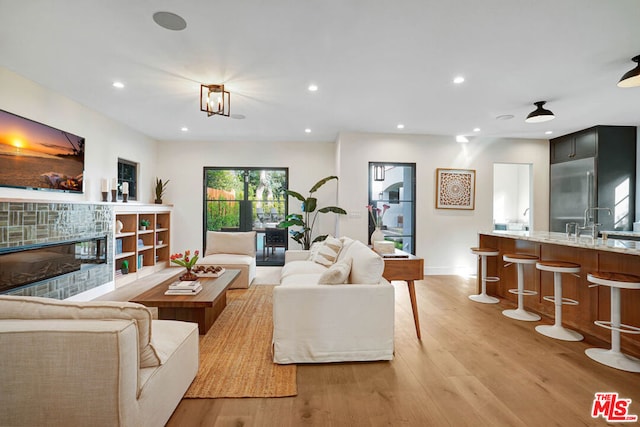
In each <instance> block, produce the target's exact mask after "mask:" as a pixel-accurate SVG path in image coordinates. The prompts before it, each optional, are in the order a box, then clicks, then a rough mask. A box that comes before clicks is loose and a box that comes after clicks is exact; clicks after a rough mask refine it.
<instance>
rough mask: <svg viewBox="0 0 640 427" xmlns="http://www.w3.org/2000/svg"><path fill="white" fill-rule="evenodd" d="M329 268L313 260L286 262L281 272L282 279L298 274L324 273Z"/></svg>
mask: <svg viewBox="0 0 640 427" xmlns="http://www.w3.org/2000/svg"><path fill="white" fill-rule="evenodd" d="M326 270H327V267H325V266H324V265H320V264H316V263H315V262H313V261H291V262H288V263H286V264H285V265H284V266H283V267H282V270H281V272H280V279H283V278H285V277H289V276H295V275H297V274H307V273H311V274H322V273H324V272H325V271H326Z"/></svg>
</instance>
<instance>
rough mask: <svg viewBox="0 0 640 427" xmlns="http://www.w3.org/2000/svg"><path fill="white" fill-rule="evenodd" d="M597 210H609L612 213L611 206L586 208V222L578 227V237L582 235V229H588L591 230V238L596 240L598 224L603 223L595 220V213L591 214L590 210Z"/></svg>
mask: <svg viewBox="0 0 640 427" xmlns="http://www.w3.org/2000/svg"><path fill="white" fill-rule="evenodd" d="M595 211H607V212H608V213H609V215H611V209H609V208H601V207H595V208H586V209H585V210H584V224H583V225H582V227H577V231H576V237H580V234H582V233H581V231H587V230H588V231H590V232H591V238H592V239H593V240H594V241H595V239H596V238H597V237H598V226H600V225H602V224H599V223H597V222H595V219H594V218H593V215H589V212H595Z"/></svg>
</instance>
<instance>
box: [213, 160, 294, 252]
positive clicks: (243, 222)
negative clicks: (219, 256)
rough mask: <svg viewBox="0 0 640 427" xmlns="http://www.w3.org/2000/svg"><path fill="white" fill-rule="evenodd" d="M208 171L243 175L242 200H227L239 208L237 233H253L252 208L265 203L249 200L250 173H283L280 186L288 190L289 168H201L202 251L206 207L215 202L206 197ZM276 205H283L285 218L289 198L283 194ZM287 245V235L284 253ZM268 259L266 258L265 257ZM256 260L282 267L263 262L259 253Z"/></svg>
mask: <svg viewBox="0 0 640 427" xmlns="http://www.w3.org/2000/svg"><path fill="white" fill-rule="evenodd" d="M209 171H242V173H243V175H244V179H243V181H244V186H243V197H242V199H235V200H227V201H228V202H235V203H238V206H239V213H238V221H239V224H238V230H237V231H253V230H256V228H255V227H254V219H255V218H254V206H255V204H256V203H258V202H266V201H264V200H260V201H259V200H257V199H252V198H251V194H250V192H249V174H250V173H252V172H256V171H278V172H283V173H284V175H285V179H284V182H283V184H282V187H281V188H282V189H283V190H286V189H288V188H289V168H288V167H256V166H251V167H249V166H246V167H242V166H235V167H231V166H230V167H225V166H205V167H204V168H203V176H202V187H203V188H202V194H203V207H202V214H203V220H202V229H203V233H202V247H203V250H204V249H205V248H206V243H207V231H208V227H207V225H208V224H207V219H208V218H207V207H208V203H209V202H216V201H217V200H209V199H208V197H207V173H208V172H209ZM278 203H284V212H283V215H282V218H284V217H286V216H287V215H288V213H289V198H288V197H287V195H286V194H283V196H282V201H279V202H278ZM256 234H257V236H256V238H257V239H258V238H259V237H258V235H259V234H264V230H262V229H259V230H257V233H256ZM288 243H289V239H288V234H287V237H286V238H285V243H284V245H285V247H284V250H285V251H286V250H287V249H288ZM258 247H259V242H258V241H256V251H258ZM266 258H268V257H266ZM256 260H257V264H258V265H282V263H273V262H267V261H265V260H263V259H262V258H261V253H256Z"/></svg>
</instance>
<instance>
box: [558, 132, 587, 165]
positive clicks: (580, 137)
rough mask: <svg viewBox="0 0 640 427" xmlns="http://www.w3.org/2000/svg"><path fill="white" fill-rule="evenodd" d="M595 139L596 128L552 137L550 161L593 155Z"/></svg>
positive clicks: (569, 159) (564, 160)
mask: <svg viewBox="0 0 640 427" xmlns="http://www.w3.org/2000/svg"><path fill="white" fill-rule="evenodd" d="M597 141H598V131H597V130H596V128H590V129H585V130H583V131H580V132H575V133H572V134H569V135H565V136H561V137H558V138H554V139H552V140H551V163H561V162H569V161H571V160H578V159H585V158H588V157H595V155H596V147H597Z"/></svg>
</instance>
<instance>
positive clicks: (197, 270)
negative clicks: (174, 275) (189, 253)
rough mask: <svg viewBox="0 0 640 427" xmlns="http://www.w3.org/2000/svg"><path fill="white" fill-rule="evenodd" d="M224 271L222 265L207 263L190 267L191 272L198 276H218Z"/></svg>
mask: <svg viewBox="0 0 640 427" xmlns="http://www.w3.org/2000/svg"><path fill="white" fill-rule="evenodd" d="M224 271H225V269H224V267H220V266H215V265H207V264H197V265H194V266H193V267H192V268H191V272H192V273H193V274H195V275H196V276H198V277H220V276H222V274H223V273H224Z"/></svg>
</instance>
